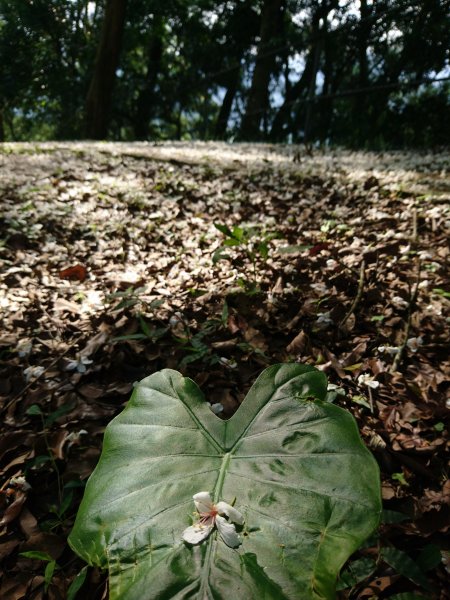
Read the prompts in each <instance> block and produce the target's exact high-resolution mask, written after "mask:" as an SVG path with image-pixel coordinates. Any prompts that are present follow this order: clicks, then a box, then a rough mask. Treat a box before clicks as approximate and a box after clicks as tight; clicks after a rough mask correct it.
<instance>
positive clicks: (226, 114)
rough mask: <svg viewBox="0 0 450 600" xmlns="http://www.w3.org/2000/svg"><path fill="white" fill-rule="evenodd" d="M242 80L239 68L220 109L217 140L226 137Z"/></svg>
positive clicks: (230, 82)
mask: <svg viewBox="0 0 450 600" xmlns="http://www.w3.org/2000/svg"><path fill="white" fill-rule="evenodd" d="M240 79H241V69H240V68H239V67H237V68H236V69H235V70H234V71H232V73H231V75H230V78H229V83H228V87H227V91H226V94H225V97H224V99H223V102H222V106H221V107H220V111H219V115H218V117H217V121H216V127H215V131H214V137H215V138H216V139H217V140H223V139H224V138H225V136H226V132H227V125H228V120H229V118H230V114H231V108H232V106H233V101H234V99H235V97H236V93H237V90H238V87H239V81H240Z"/></svg>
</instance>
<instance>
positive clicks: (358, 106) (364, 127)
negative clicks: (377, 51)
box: [355, 0, 371, 145]
mask: <svg viewBox="0 0 450 600" xmlns="http://www.w3.org/2000/svg"><path fill="white" fill-rule="evenodd" d="M369 11H370V8H369V7H368V6H367V0H360V23H359V28H358V64H359V75H358V87H359V88H360V89H361V92H360V93H359V94H356V96H355V115H357V125H358V132H357V137H358V141H359V143H360V144H363V145H364V142H365V141H367V140H366V138H367V132H368V119H367V115H366V113H367V92H365V91H364V90H365V89H367V87H368V85H369V65H368V60H367V45H368V41H369V36H370V30H371V22H370V20H369V19H368V17H369Z"/></svg>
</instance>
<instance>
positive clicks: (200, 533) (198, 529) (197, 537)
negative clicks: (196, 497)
mask: <svg viewBox="0 0 450 600" xmlns="http://www.w3.org/2000/svg"><path fill="white" fill-rule="evenodd" d="M213 527H214V526H213V525H212V524H211V525H200V524H199V523H196V524H195V525H191V527H188V528H187V529H185V530H184V531H183V540H184V541H185V542H188V544H200V542H203V540H206V538H207V537H208V535H209V534H210V533H211V531H212V530H213Z"/></svg>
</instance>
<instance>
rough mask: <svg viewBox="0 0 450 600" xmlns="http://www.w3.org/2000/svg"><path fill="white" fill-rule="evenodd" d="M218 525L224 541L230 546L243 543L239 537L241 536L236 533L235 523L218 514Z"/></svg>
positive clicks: (234, 546) (235, 546)
mask: <svg viewBox="0 0 450 600" xmlns="http://www.w3.org/2000/svg"><path fill="white" fill-rule="evenodd" d="M216 526H217V529H218V530H219V533H220V535H221V537H222V539H223V541H224V542H225V544H226V545H227V546H229V547H230V548H237V547H238V546H239V545H240V544H241V540H240V539H239V536H238V534H237V533H236V529H235V528H234V525H232V524H231V523H228V521H227V520H226V519H224V518H223V517H221V516H219V515H217V517H216Z"/></svg>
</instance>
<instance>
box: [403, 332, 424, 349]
mask: <svg viewBox="0 0 450 600" xmlns="http://www.w3.org/2000/svg"><path fill="white" fill-rule="evenodd" d="M422 344H423V338H422V337H420V336H419V337H412V338H409V340H407V342H406V345H407V346H408V348H409V349H410V350H411V352H417V350H418V349H419V347H420V346H421V345H422Z"/></svg>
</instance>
